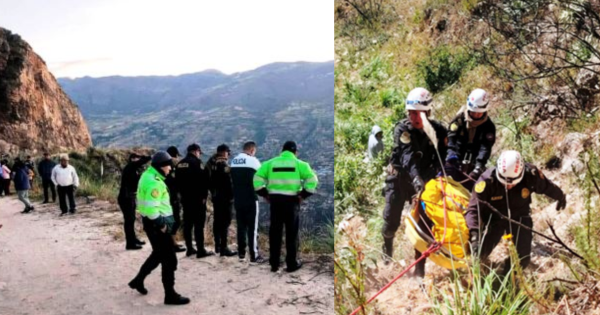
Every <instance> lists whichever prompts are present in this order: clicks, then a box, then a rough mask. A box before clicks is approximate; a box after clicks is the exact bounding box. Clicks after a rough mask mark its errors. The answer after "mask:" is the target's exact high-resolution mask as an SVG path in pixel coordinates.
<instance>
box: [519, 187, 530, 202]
mask: <svg viewBox="0 0 600 315" xmlns="http://www.w3.org/2000/svg"><path fill="white" fill-rule="evenodd" d="M530 194H531V193H530V192H529V189H527V188H523V190H521V197H523V199H527V198H528V197H529V195H530Z"/></svg>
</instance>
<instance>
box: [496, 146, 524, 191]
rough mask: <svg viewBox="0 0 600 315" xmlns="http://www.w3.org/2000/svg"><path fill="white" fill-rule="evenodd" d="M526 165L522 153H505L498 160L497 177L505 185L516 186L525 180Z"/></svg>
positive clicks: (511, 151)
mask: <svg viewBox="0 0 600 315" xmlns="http://www.w3.org/2000/svg"><path fill="white" fill-rule="evenodd" d="M524 174H525V163H524V162H523V157H521V153H519V152H517V151H513V150H510V151H504V152H502V154H500V157H499V158H498V164H497V165H496V177H497V178H498V180H499V181H500V183H502V184H503V185H516V184H518V183H519V182H521V180H522V179H523V175H524Z"/></svg>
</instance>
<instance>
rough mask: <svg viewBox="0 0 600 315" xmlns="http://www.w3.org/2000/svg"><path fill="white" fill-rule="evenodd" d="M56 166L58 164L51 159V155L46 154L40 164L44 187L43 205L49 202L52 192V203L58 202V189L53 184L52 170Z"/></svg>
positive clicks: (39, 171) (39, 170)
mask: <svg viewBox="0 0 600 315" xmlns="http://www.w3.org/2000/svg"><path fill="white" fill-rule="evenodd" d="M55 166H56V163H55V162H54V161H52V159H51V158H50V153H48V152H44V158H43V159H42V160H41V161H40V163H38V173H39V174H40V177H41V178H42V187H43V189H44V201H43V202H42V203H48V202H49V198H48V197H49V196H48V195H49V193H48V190H50V192H52V202H53V203H54V202H56V187H55V186H54V183H53V182H52V170H53V169H54V167H55Z"/></svg>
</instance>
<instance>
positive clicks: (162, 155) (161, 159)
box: [152, 151, 173, 168]
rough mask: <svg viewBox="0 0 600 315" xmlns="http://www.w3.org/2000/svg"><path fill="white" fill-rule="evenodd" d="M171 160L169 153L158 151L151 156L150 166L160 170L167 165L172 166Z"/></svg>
mask: <svg viewBox="0 0 600 315" xmlns="http://www.w3.org/2000/svg"><path fill="white" fill-rule="evenodd" d="M171 159H172V158H171V156H170V155H169V153H167V152H165V151H158V152H156V153H154V155H153V156H152V166H153V167H155V168H160V167H163V166H167V165H171V166H172V165H173V161H172V160H171Z"/></svg>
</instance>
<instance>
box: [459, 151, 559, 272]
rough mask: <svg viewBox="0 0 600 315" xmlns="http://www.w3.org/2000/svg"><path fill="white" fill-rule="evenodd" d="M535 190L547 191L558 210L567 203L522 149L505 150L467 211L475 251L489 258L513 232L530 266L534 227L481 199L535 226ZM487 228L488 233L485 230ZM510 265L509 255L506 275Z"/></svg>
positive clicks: (477, 186) (483, 178)
mask: <svg viewBox="0 0 600 315" xmlns="http://www.w3.org/2000/svg"><path fill="white" fill-rule="evenodd" d="M532 193H538V194H544V195H546V196H548V197H550V198H552V199H554V200H557V201H558V203H557V204H556V210H557V211H559V210H562V209H564V208H565V207H566V205H567V199H566V196H565V194H564V193H563V191H562V190H561V189H560V188H559V187H558V186H556V185H555V184H554V183H552V182H551V181H550V180H549V179H548V178H546V177H545V176H544V174H543V173H542V171H540V170H539V169H538V168H536V167H535V166H533V165H531V164H529V163H524V162H523V158H522V157H521V154H520V153H519V152H517V151H504V152H502V154H501V155H500V158H499V159H498V162H497V166H496V167H491V168H489V169H488V170H486V171H485V172H484V173H483V174H482V175H481V176H480V177H479V180H478V181H477V183H476V184H475V187H474V189H473V193H472V195H471V200H470V202H469V207H468V208H467V212H466V214H465V220H466V221H467V227H468V228H469V240H470V243H471V252H472V253H473V255H479V256H480V257H481V258H482V259H485V258H486V257H487V256H488V255H489V254H490V253H491V252H492V250H493V249H494V247H496V245H498V243H499V242H500V239H501V238H502V236H503V235H504V234H510V235H512V241H513V243H514V244H515V246H516V249H517V254H518V256H519V259H520V264H521V267H523V268H525V267H527V265H528V264H529V262H530V260H531V257H530V255H531V242H532V232H531V230H528V229H525V228H522V227H520V226H518V225H517V224H514V223H511V222H509V221H507V220H505V219H502V218H501V217H500V216H499V215H498V214H496V213H495V212H493V211H492V210H491V209H490V208H489V207H488V206H487V205H486V204H484V203H482V202H481V201H485V202H487V203H489V204H490V205H491V206H492V207H494V209H496V210H498V211H499V212H500V213H502V214H503V215H505V216H507V217H509V218H511V219H513V220H515V221H517V222H520V223H521V224H523V225H525V226H527V227H529V228H532V226H533V222H532V220H531V209H530V204H531V194H532ZM480 220H481V221H480ZM484 232H485V233H486V234H482V233H484ZM482 242H483V243H482ZM510 268H511V265H510V257H509V258H507V260H506V262H505V265H504V270H503V273H502V274H503V275H506V274H507V273H508V271H509V270H510Z"/></svg>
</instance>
